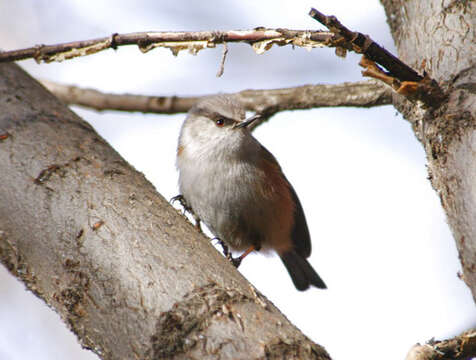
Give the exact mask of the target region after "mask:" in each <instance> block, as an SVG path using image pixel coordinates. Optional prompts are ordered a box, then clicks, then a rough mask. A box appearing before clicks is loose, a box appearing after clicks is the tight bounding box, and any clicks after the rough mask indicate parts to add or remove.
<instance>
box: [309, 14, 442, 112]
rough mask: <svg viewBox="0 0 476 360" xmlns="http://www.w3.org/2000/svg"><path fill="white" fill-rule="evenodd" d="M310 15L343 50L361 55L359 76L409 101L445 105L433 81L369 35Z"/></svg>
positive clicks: (335, 20) (325, 18)
mask: <svg viewBox="0 0 476 360" xmlns="http://www.w3.org/2000/svg"><path fill="white" fill-rule="evenodd" d="M309 15H310V16H311V17H312V18H313V19H315V20H317V21H318V22H320V23H321V24H323V25H325V26H326V27H327V28H328V29H329V30H330V31H331V32H333V33H334V34H335V35H336V36H337V37H340V39H341V40H342V41H341V42H342V46H343V47H344V48H346V49H352V50H353V51H355V52H357V53H359V54H363V55H364V58H363V61H362V62H361V66H363V67H365V68H366V70H364V71H363V72H362V75H364V76H369V77H373V78H376V79H379V80H382V81H384V82H385V83H387V84H390V85H392V87H393V88H394V89H395V90H396V91H397V92H398V93H399V94H401V95H404V96H406V97H407V98H409V99H410V100H421V101H422V102H423V103H424V104H425V105H427V106H429V107H434V108H437V107H438V106H440V104H441V103H442V102H443V101H444V99H445V95H444V93H443V91H442V90H441V89H440V87H439V86H438V84H437V82H436V81H434V80H432V79H431V78H430V77H429V76H427V75H426V74H425V76H421V75H419V74H418V73H417V72H416V71H415V70H413V69H412V68H411V67H410V66H408V65H407V64H405V63H404V62H403V61H401V60H400V59H399V58H397V57H396V56H394V55H393V54H391V53H390V52H388V51H387V50H385V49H384V48H383V47H382V46H380V45H379V44H377V43H376V42H375V41H373V40H372V39H371V38H370V37H369V36H368V35H364V34H362V33H360V32H354V31H351V30H349V29H347V28H346V27H345V26H344V25H342V24H341V23H340V22H339V20H337V18H336V17H335V16H327V15H324V14H323V13H321V12H319V11H318V10H316V9H314V8H312V9H311V11H310V12H309ZM336 42H337V41H336ZM377 64H379V65H381V66H383V67H384V68H385V69H387V70H388V73H385V72H384V71H383V70H382V69H380V68H379V67H378V66H377ZM369 67H370V69H369Z"/></svg>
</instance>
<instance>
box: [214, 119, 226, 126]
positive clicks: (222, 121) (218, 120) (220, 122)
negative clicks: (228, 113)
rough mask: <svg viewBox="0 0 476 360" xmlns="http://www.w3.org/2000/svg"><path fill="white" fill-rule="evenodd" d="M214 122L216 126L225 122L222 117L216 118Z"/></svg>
mask: <svg viewBox="0 0 476 360" xmlns="http://www.w3.org/2000/svg"><path fill="white" fill-rule="evenodd" d="M215 124H216V125H217V126H223V125H224V124H225V120H224V119H222V118H220V119H217V120H215Z"/></svg>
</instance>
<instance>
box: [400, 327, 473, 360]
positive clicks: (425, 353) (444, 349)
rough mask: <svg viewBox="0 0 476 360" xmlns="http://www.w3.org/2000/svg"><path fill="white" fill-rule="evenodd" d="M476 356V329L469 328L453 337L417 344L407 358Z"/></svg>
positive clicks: (428, 359)
mask: <svg viewBox="0 0 476 360" xmlns="http://www.w3.org/2000/svg"><path fill="white" fill-rule="evenodd" d="M474 356H476V330H468V331H465V332H464V333H463V334H461V335H459V336H456V337H454V338H453V339H448V340H443V341H435V340H430V341H429V342H428V343H427V344H424V345H420V344H416V345H415V346H413V347H412V348H411V349H410V351H409V352H408V354H407V357H406V360H459V359H470V358H473V357H474Z"/></svg>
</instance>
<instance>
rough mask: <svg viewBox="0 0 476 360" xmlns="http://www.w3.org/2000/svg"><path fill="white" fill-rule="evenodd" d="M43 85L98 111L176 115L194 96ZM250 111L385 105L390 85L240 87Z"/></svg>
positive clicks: (268, 112) (66, 99)
mask: <svg viewBox="0 0 476 360" xmlns="http://www.w3.org/2000/svg"><path fill="white" fill-rule="evenodd" d="M42 83H43V85H44V86H45V87H46V88H47V89H48V90H50V91H51V92H52V93H53V94H55V95H56V96H57V97H58V98H60V99H61V100H62V101H63V102H65V103H67V104H70V105H80V106H84V107H88V108H92V109H95V110H98V111H103V110H121V111H139V112H144V113H158V114H176V113H184V112H187V111H188V110H189V109H190V107H192V106H193V105H194V104H195V103H196V102H197V101H198V100H200V98H201V97H200V96H196V97H177V96H144V95H131V94H126V95H117V94H107V93H102V92H100V91H97V90H93V89H84V88H79V87H76V86H68V85H63V84H58V83H55V82H50V81H46V80H42ZM235 96H236V97H237V98H238V100H239V101H241V102H242V103H243V105H244V106H245V108H246V109H247V110H249V111H254V112H259V113H261V114H263V117H264V118H269V117H271V116H272V115H274V114H276V113H277V112H280V111H285V110H297V109H311V108H319V107H335V106H355V107H373V106H379V105H388V104H391V101H392V91H391V89H390V88H389V87H386V86H385V85H382V84H380V83H379V82H377V81H373V80H371V81H361V82H354V83H343V84H338V85H305V86H298V87H291V88H284V89H272V90H243V91H240V92H238V93H236V94H235Z"/></svg>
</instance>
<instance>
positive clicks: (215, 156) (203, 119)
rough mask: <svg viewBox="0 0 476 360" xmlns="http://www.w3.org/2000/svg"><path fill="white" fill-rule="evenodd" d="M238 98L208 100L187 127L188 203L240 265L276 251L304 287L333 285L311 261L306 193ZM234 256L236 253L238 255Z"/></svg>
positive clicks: (180, 160) (182, 146)
mask: <svg viewBox="0 0 476 360" xmlns="http://www.w3.org/2000/svg"><path fill="white" fill-rule="evenodd" d="M259 118H260V115H259V114H256V115H254V116H252V117H250V118H248V119H245V108H244V107H243V105H242V104H241V103H240V102H239V101H238V100H237V99H236V98H235V97H234V96H232V95H225V94H220V95H215V96H209V97H205V98H203V99H202V100H200V101H199V102H197V103H196V104H195V105H194V106H192V107H191V108H190V110H189V112H188V114H187V116H186V118H185V121H184V123H183V125H182V127H181V130H180V135H179V141H178V146H177V159H176V166H177V169H178V172H179V181H178V184H179V191H180V195H178V196H177V197H175V199H179V200H181V201H182V204H183V205H184V207H185V208H186V209H188V210H189V211H190V212H191V213H192V214H193V216H194V217H195V219H196V220H197V223H198V224H199V221H201V222H203V223H205V224H206V225H207V227H208V228H209V229H210V231H211V233H212V234H213V235H214V236H216V237H217V238H218V239H220V241H222V242H223V243H224V245H225V247H224V249H226V253H227V252H228V250H227V249H228V247H230V248H231V249H232V250H233V251H242V252H243V253H242V254H241V255H240V256H239V257H238V258H235V259H233V258H231V259H232V260H233V263H234V264H235V266H238V265H239V264H240V263H241V261H242V260H243V258H244V257H246V256H247V255H248V254H249V253H251V252H253V251H263V252H269V251H274V252H275V253H277V255H278V256H279V257H280V258H281V260H282V262H283V264H284V266H285V267H286V269H287V271H288V273H289V275H290V277H291V279H292V282H293V284H294V286H295V287H296V289H298V290H300V291H304V290H307V289H308V288H309V287H310V286H314V287H316V288H320V289H326V288H327V286H326V284H325V283H324V281H323V280H322V279H321V277H320V276H319V275H318V274H317V272H316V271H315V270H314V269H313V267H312V266H311V264H310V263H309V262H308V261H307V258H309V256H310V255H311V239H310V234H309V229H308V226H307V222H306V218H305V216H304V211H303V208H302V205H301V202H300V201H299V198H298V196H297V194H296V192H295V190H294V188H293V187H292V185H291V184H290V183H289V181H288V180H287V178H286V177H285V175H284V174H283V172H282V170H281V166H280V165H279V163H278V161H277V160H276V158H275V157H274V156H273V155H272V154H271V153H270V152H269V151H268V150H267V149H266V148H265V147H264V146H263V145H261V143H260V142H259V141H258V140H257V139H256V138H255V137H253V135H252V134H251V132H250V125H251V124H253V123H254V122H255V121H256V120H257V119H259ZM230 257H231V256H230Z"/></svg>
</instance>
